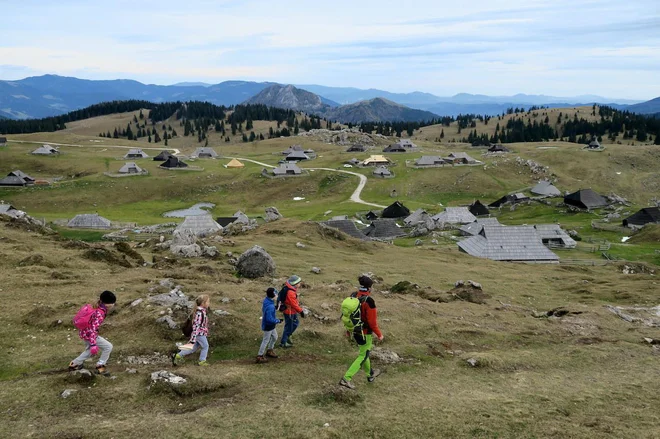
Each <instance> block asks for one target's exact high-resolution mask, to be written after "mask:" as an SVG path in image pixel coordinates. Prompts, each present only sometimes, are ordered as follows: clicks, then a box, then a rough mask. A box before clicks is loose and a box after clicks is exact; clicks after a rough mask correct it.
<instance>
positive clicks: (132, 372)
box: [126, 369, 137, 374]
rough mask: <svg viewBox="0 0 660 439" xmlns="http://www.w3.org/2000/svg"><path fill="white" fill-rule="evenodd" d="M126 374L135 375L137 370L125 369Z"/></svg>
mask: <svg viewBox="0 0 660 439" xmlns="http://www.w3.org/2000/svg"><path fill="white" fill-rule="evenodd" d="M126 373H130V374H136V373H137V369H126Z"/></svg>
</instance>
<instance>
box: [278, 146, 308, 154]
mask: <svg viewBox="0 0 660 439" xmlns="http://www.w3.org/2000/svg"><path fill="white" fill-rule="evenodd" d="M292 152H305V149H304V148H303V147H302V146H300V145H291V146H289V147H288V148H287V149H285V150H284V151H282V155H289V154H291V153H292Z"/></svg>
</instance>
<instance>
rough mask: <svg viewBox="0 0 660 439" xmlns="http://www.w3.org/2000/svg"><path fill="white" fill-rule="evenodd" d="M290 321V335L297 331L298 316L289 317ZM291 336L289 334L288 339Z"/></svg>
mask: <svg viewBox="0 0 660 439" xmlns="http://www.w3.org/2000/svg"><path fill="white" fill-rule="evenodd" d="M291 320H292V322H293V323H292V327H291V334H293V333H294V332H296V329H298V325H299V324H300V319H299V318H298V314H294V315H292V316H291ZM291 334H289V337H291Z"/></svg>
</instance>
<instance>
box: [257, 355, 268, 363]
mask: <svg viewBox="0 0 660 439" xmlns="http://www.w3.org/2000/svg"><path fill="white" fill-rule="evenodd" d="M255 363H257V364H263V363H268V359H267V358H265V357H264V356H262V355H258V356H257V360H256V361H255Z"/></svg>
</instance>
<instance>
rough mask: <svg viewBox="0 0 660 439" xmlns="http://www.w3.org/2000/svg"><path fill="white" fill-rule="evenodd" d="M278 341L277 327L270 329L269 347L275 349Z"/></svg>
mask: <svg viewBox="0 0 660 439" xmlns="http://www.w3.org/2000/svg"><path fill="white" fill-rule="evenodd" d="M275 343H277V329H273V330H272V331H270V341H269V342H268V346H267V349H273V348H274V347H275Z"/></svg>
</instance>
